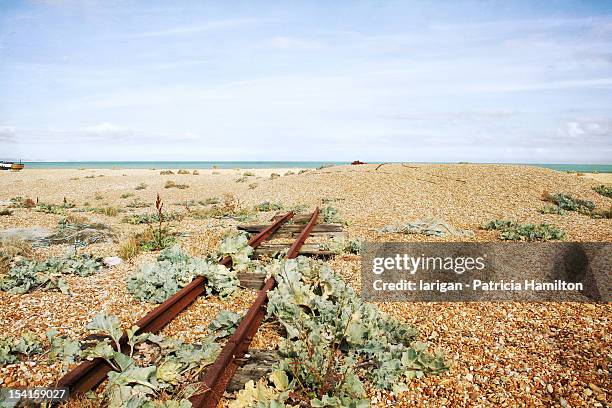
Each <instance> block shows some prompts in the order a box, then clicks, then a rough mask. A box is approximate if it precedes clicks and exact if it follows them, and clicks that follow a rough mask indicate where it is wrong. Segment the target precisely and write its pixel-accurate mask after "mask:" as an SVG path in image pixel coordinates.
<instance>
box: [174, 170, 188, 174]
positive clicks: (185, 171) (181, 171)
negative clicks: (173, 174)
mask: <svg viewBox="0 0 612 408" xmlns="http://www.w3.org/2000/svg"><path fill="white" fill-rule="evenodd" d="M177 173H178V174H189V170H185V169H180V170H179V171H177Z"/></svg>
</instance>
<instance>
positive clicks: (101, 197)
mask: <svg viewBox="0 0 612 408" xmlns="http://www.w3.org/2000/svg"><path fill="white" fill-rule="evenodd" d="M103 198H104V196H103V195H102V193H99V192H96V194H95V195H94V199H95V200H98V201H100V200H102V199H103Z"/></svg>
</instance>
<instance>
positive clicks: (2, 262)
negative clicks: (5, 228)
mask: <svg viewBox="0 0 612 408" xmlns="http://www.w3.org/2000/svg"><path fill="white" fill-rule="evenodd" d="M30 256H32V247H31V246H30V244H29V243H28V242H26V241H23V240H19V239H16V238H7V239H0V276H2V275H3V274H5V273H7V272H8V270H9V269H10V267H11V266H12V265H13V264H14V262H15V261H16V260H19V259H20V258H23V257H30ZM0 279H1V278H0Z"/></svg>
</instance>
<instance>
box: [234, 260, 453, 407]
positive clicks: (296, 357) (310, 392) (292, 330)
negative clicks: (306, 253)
mask: <svg viewBox="0 0 612 408" xmlns="http://www.w3.org/2000/svg"><path fill="white" fill-rule="evenodd" d="M270 272H271V273H272V275H273V276H274V277H275V279H276V281H277V282H278V285H277V287H276V288H275V289H274V290H272V291H271V292H269V293H268V299H269V303H268V316H274V317H276V318H277V319H278V321H279V322H280V323H281V324H282V325H283V327H284V328H285V330H286V339H284V340H283V341H281V344H280V347H279V352H280V355H281V357H282V360H281V361H280V363H279V364H278V366H277V367H276V369H275V370H274V371H273V372H272V374H271V376H270V378H269V382H268V381H266V380H265V379H264V380H260V382H259V383H258V384H257V386H255V384H254V383H252V382H251V383H248V384H247V386H246V387H245V390H243V391H241V392H240V393H239V394H238V396H237V399H236V402H235V403H234V404H233V406H234V407H246V406H257V404H261V405H262V406H282V405H279V404H287V405H291V406H295V405H298V406H313V407H341V406H342V407H361V406H367V404H368V401H367V400H366V393H365V389H364V386H363V383H362V378H365V379H367V380H369V381H370V382H371V383H372V384H373V385H374V386H375V387H376V388H384V389H392V390H393V391H395V392H399V391H402V390H406V389H407V382H409V381H410V380H411V379H412V378H420V377H422V376H424V375H426V374H433V373H440V372H442V371H444V370H447V369H448V368H449V366H448V364H447V363H446V362H445V360H444V355H443V354H442V353H436V354H435V355H432V354H430V353H429V352H428V351H427V348H428V346H427V344H425V343H422V342H419V341H417V332H416V330H415V329H414V328H413V327H412V326H410V325H407V324H404V323H402V322H400V321H398V320H395V319H393V318H390V317H389V316H387V315H384V314H383V313H381V312H380V311H379V310H378V309H377V308H376V306H374V305H373V304H370V303H365V302H363V301H362V300H361V298H360V297H359V296H357V295H356V294H355V292H354V291H353V289H352V288H351V287H350V286H348V285H347V284H346V283H345V282H344V281H343V280H342V279H341V278H340V277H339V276H337V275H336V274H335V273H334V272H333V271H332V270H331V269H330V268H329V267H328V266H327V265H326V264H324V263H322V262H318V261H314V260H311V259H308V258H305V257H298V258H296V259H291V260H283V261H276V262H274V263H273V264H272V265H271V266H270ZM357 367H363V368H365V370H361V371H358V369H357ZM360 376H363V377H360ZM274 404H275V405H274Z"/></svg>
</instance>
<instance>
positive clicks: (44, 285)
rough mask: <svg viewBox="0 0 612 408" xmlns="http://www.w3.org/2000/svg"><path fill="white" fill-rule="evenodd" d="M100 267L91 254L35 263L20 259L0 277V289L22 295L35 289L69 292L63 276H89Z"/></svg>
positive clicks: (100, 264)
mask: <svg viewBox="0 0 612 408" xmlns="http://www.w3.org/2000/svg"><path fill="white" fill-rule="evenodd" d="M100 269H102V263H101V262H100V261H99V260H98V259H95V258H93V257H91V256H90V255H87V254H81V255H76V254H75V255H70V256H66V257H59V258H49V259H47V260H45V261H41V262H37V261H30V260H25V259H23V260H19V261H18V262H17V263H16V265H15V266H14V267H12V268H11V269H10V270H9V272H8V273H7V274H6V275H5V276H3V277H2V278H0V290H2V291H4V292H8V293H11V294H22V293H27V292H30V291H33V290H37V289H43V290H50V289H58V290H60V291H61V292H62V293H65V294H68V293H69V288H68V285H67V284H66V282H65V281H64V280H63V279H62V275H77V276H90V275H92V274H94V273H96V272H98V271H99V270H100Z"/></svg>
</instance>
